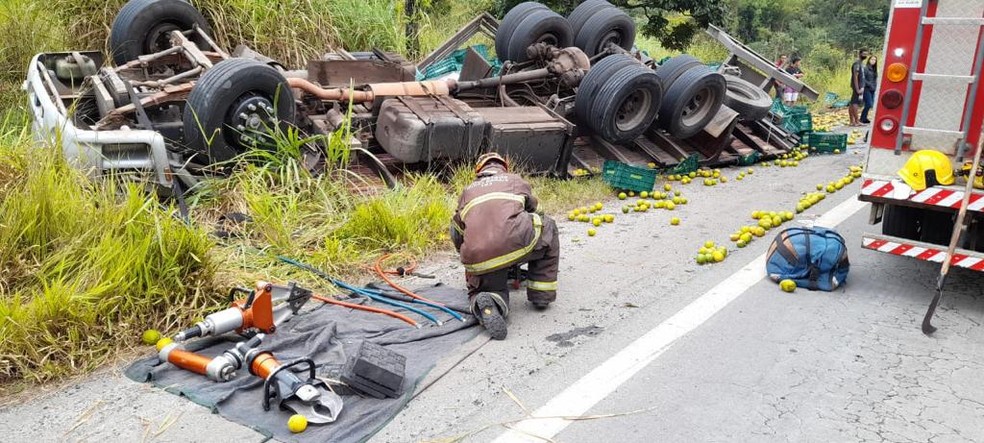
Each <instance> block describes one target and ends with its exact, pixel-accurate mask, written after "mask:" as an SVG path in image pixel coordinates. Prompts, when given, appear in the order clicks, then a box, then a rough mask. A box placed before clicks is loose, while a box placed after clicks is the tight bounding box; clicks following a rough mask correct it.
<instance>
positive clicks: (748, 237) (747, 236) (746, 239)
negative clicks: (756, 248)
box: [738, 232, 752, 243]
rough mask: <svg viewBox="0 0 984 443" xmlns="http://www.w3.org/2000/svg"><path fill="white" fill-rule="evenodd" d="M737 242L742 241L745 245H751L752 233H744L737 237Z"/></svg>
mask: <svg viewBox="0 0 984 443" xmlns="http://www.w3.org/2000/svg"><path fill="white" fill-rule="evenodd" d="M738 240H739V241H743V242H745V243H751V242H752V233H751V232H744V233H742V234H741V236H739V237H738Z"/></svg>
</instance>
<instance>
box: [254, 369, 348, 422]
mask: <svg viewBox="0 0 984 443" xmlns="http://www.w3.org/2000/svg"><path fill="white" fill-rule="evenodd" d="M248 364H249V373H250V374H253V375H255V376H257V377H260V378H262V379H263V380H264V381H263V410H264V411H269V410H270V401H271V400H276V401H277V403H278V405H279V406H280V409H283V410H288V411H291V412H293V413H295V414H301V415H303V416H304V417H305V418H307V421H308V423H311V424H315V425H321V424H326V423H331V422H333V421H335V419H336V418H338V414H339V413H340V412H342V398H341V397H339V396H338V394H336V393H335V392H333V391H332V390H331V389H330V388H329V387H328V384H327V383H325V382H324V381H323V380H321V379H319V378H317V376H316V374H315V365H314V361H313V360H311V359H310V358H302V359H299V360H295V361H294V362H292V363H287V364H283V363H281V362H280V361H278V360H277V359H276V358H274V356H273V354H272V353H270V352H259V353H255V354H252V355H251V357H250V359H249V362H248ZM295 366H306V367H305V369H306V370H307V375H308V377H307V379H306V380H301V378H300V377H298V376H297V374H295V373H294V372H292V370H291V368H294V367H295Z"/></svg>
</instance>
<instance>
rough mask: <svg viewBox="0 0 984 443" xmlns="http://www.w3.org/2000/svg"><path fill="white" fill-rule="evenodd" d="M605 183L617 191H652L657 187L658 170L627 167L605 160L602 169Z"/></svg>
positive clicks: (623, 164)
mask: <svg viewBox="0 0 984 443" xmlns="http://www.w3.org/2000/svg"><path fill="white" fill-rule="evenodd" d="M602 171H603V172H602V178H603V179H604V180H605V183H608V184H609V185H611V187H613V188H615V189H624V190H626V191H635V192H642V191H652V190H653V187H654V186H656V170H654V169H646V168H640V167H636V166H632V165H627V164H625V163H622V162H617V161H614V160H605V165H604V167H603V169H602Z"/></svg>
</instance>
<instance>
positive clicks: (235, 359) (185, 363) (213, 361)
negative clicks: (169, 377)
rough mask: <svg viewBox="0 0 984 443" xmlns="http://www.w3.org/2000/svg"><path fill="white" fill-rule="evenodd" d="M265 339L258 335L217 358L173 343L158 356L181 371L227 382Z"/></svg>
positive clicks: (163, 348)
mask: <svg viewBox="0 0 984 443" xmlns="http://www.w3.org/2000/svg"><path fill="white" fill-rule="evenodd" d="M264 337H265V335H264V334H256V335H255V336H253V338H251V339H249V340H247V341H244V342H239V343H237V344H236V345H235V346H233V347H232V348H230V349H229V350H227V351H225V352H223V353H222V354H220V355H218V356H216V357H215V358H209V357H206V356H204V355H200V354H196V353H194V352H191V351H188V350H185V349H183V348H182V347H181V344H180V343H178V342H174V341H172V342H170V343H167V344H165V345H164V346H163V347H161V350H160V351H158V353H157V356H158V358H159V359H160V360H161V361H162V362H170V363H171V364H173V365H174V366H177V367H179V368H181V369H184V370H187V371H191V372H194V373H196V374H201V375H204V376H206V377H208V379H209V380H212V381H216V382H225V381H229V380H232V379H233V378H234V377H235V376H236V371H238V370H239V369H241V368H242V367H243V365H244V364H245V362H246V361H247V360H249V359H250V357H251V356H252V354H254V353H255V352H256V347H257V346H259V345H260V343H261V342H262V341H263V338H264Z"/></svg>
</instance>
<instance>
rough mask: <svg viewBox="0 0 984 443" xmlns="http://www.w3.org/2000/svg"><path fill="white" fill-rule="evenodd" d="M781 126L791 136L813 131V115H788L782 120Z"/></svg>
mask: <svg viewBox="0 0 984 443" xmlns="http://www.w3.org/2000/svg"><path fill="white" fill-rule="evenodd" d="M782 126H783V127H784V128H786V130H787V131H789V132H791V133H793V134H804V133H807V132H810V131H813V115H811V114H810V113H808V112H807V113H795V114H788V115H786V117H785V118H783V119H782Z"/></svg>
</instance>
